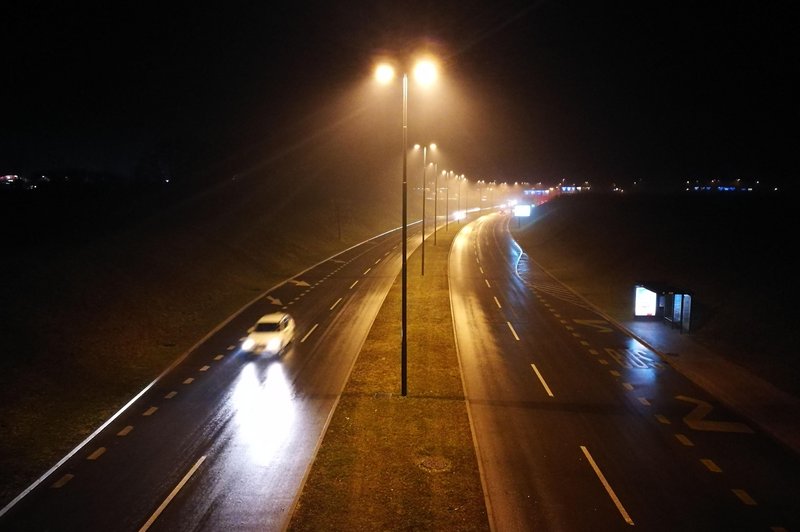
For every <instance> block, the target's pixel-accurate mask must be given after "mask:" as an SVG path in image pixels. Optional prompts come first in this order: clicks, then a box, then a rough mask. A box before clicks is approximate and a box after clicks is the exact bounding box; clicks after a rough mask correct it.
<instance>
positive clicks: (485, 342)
mask: <svg viewBox="0 0 800 532" xmlns="http://www.w3.org/2000/svg"><path fill="white" fill-rule="evenodd" d="M508 224H509V218H508V217H507V216H501V215H498V214H494V215H488V216H484V217H481V218H479V219H478V220H476V221H475V222H473V223H471V224H469V225H467V226H465V228H464V230H462V231H461V232H460V234H459V235H458V236H457V237H456V239H455V241H454V243H453V246H452V248H451V256H450V260H449V272H450V283H451V284H450V292H451V303H452V309H453V316H454V323H455V330H456V339H457V345H458V351H459V357H460V360H461V365H462V368H463V378H464V385H465V391H466V394H467V405H468V411H469V414H470V420H471V424H472V430H473V438H474V440H475V444H476V452H477V456H478V462H479V465H480V469H481V475H482V481H483V484H484V492H485V497H486V503H487V509H488V513H489V518H490V524H491V526H492V529H493V530H497V531H516V530H520V531H522V530H558V531H583V530H586V531H590V530H604V531H610V530H630V529H632V528H637V529H641V530H648V531H651V530H656V531H660V530H664V531H674V530H770V529H772V530H790V529H792V527H795V528H796V527H797V526H798V523H797V522H796V519H797V514H796V510H795V509H794V506H795V505H796V503H797V500H798V494H800V485H799V484H798V478H800V476H799V475H798V473H799V472H800V471H799V470H798V461H797V459H796V457H795V456H794V455H791V454H790V453H789V452H788V451H786V450H784V448H782V447H780V446H778V445H777V444H776V443H775V442H774V441H773V440H772V439H770V438H769V437H767V436H766V435H764V434H761V433H759V432H758V431H757V430H755V429H754V428H753V427H751V426H749V425H748V424H747V423H746V422H745V421H744V420H743V419H741V418H740V417H738V416H737V415H736V414H734V413H732V412H730V411H726V409H725V408H723V407H721V406H720V404H719V402H718V401H716V400H715V399H714V398H713V397H711V396H709V395H708V394H707V393H706V392H704V391H703V390H701V389H699V388H698V387H696V386H695V385H693V384H692V383H691V382H690V381H688V380H687V379H686V378H684V377H683V376H681V375H680V374H678V373H677V372H675V371H674V370H673V369H671V368H670V367H669V366H668V365H666V364H664V363H663V362H662V361H661V360H660V358H659V357H658V355H656V354H655V353H653V352H651V351H649V350H648V349H647V348H645V347H644V346H642V345H641V344H639V343H638V342H637V341H635V340H633V339H632V338H631V337H629V336H627V335H626V334H625V333H624V332H623V331H621V330H620V329H618V328H617V327H616V326H615V325H614V324H612V323H611V322H610V321H608V320H606V319H605V318H604V317H603V315H602V314H601V313H600V312H599V311H596V310H595V309H593V308H592V307H591V306H590V305H588V304H587V303H586V302H585V301H583V300H582V299H581V298H579V297H578V296H577V295H575V294H574V293H573V292H571V291H569V290H568V289H567V288H566V287H564V286H563V285H561V284H560V283H558V282H556V281H555V280H554V279H553V278H552V277H551V276H549V275H548V273H547V272H545V271H543V270H542V269H541V268H540V267H539V266H538V265H537V263H536V261H535V256H536V250H529V251H530V256H528V255H527V254H523V253H522V252H521V250H520V248H519V247H518V246H517V245H516V242H514V240H513V238H512V237H511V235H510V232H509V225H508Z"/></svg>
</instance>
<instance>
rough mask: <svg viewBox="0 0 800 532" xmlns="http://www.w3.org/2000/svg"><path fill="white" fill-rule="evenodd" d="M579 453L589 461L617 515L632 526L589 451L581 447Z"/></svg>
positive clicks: (630, 520) (626, 513) (629, 518)
mask: <svg viewBox="0 0 800 532" xmlns="http://www.w3.org/2000/svg"><path fill="white" fill-rule="evenodd" d="M581 451H583V454H584V456H586V459H587V460H589V464H590V465H591V466H592V469H594V473H595V474H596V475H597V478H599V479H600V482H601V483H602V484H603V487H604V488H605V489H606V493H608V496H609V497H611V500H612V501H614V505H615V506H616V507H617V510H619V513H620V514H622V518H623V519H624V520H625V522H626V523H628V524H629V525H633V519H631V516H630V515H628V512H627V511H626V510H625V507H624V506H622V502H620V500H619V498H618V497H617V494H616V493H614V489H613V488H612V487H611V484H609V483H608V481H607V480H606V477H605V475H603V472H602V471H600V468H599V467H597V464H596V463H595V461H594V458H592V455H591V454H589V449H587V448H586V447H585V446H583V445H581Z"/></svg>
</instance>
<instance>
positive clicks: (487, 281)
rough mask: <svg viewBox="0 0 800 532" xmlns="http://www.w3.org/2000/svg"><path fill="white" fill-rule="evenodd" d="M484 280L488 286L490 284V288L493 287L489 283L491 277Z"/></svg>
mask: <svg viewBox="0 0 800 532" xmlns="http://www.w3.org/2000/svg"><path fill="white" fill-rule="evenodd" d="M483 281H484V282H485V283H486V286H488V287H489V288H491V287H492V285H490V284H489V279H484V280H483Z"/></svg>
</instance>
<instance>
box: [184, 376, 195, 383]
mask: <svg viewBox="0 0 800 532" xmlns="http://www.w3.org/2000/svg"><path fill="white" fill-rule="evenodd" d="M193 382H194V377H189V378H188V379H186V380H185V381H183V383H184V384H191V383H193Z"/></svg>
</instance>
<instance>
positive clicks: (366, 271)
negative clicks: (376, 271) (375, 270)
mask: <svg viewBox="0 0 800 532" xmlns="http://www.w3.org/2000/svg"><path fill="white" fill-rule="evenodd" d="M371 269H372V268H367V269H366V270H364V273H362V274H361V275H367V274H368V273H369V271H370V270H371Z"/></svg>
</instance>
